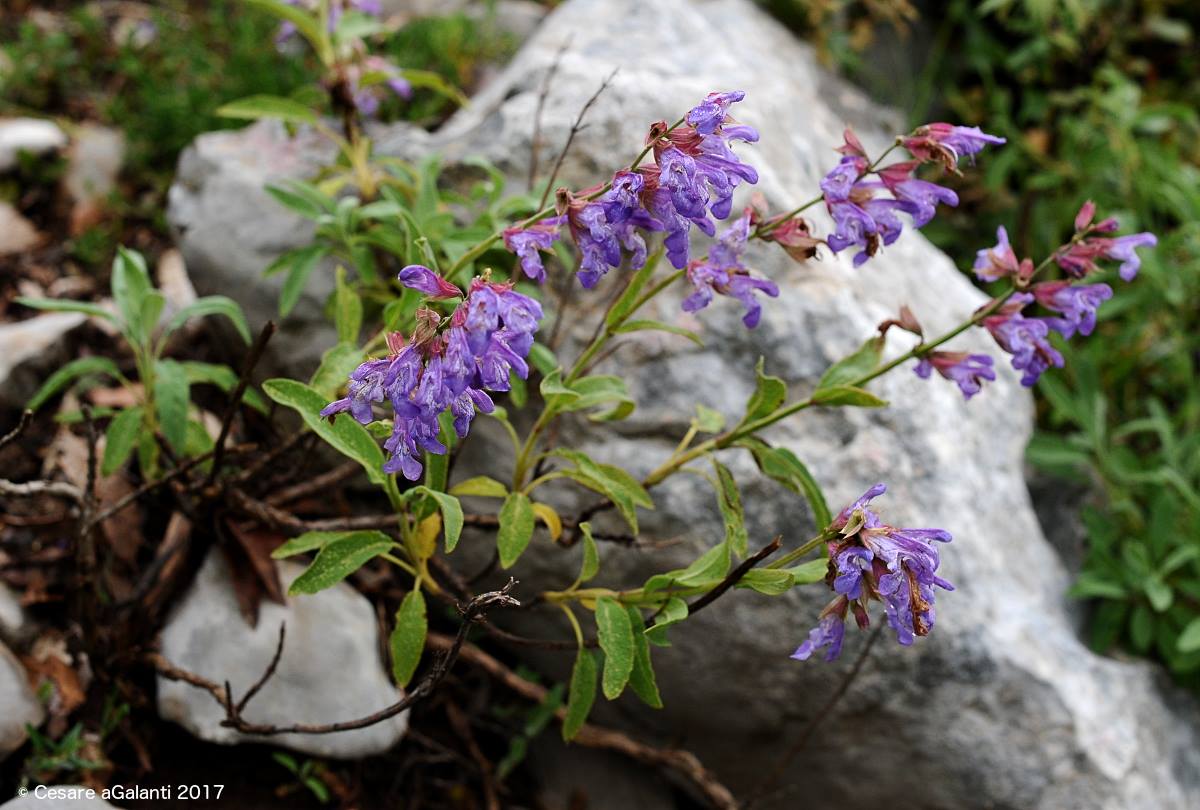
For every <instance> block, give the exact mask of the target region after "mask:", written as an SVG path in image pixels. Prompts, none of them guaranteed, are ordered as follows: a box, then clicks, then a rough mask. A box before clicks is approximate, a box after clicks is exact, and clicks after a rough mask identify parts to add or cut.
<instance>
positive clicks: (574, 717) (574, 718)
mask: <svg viewBox="0 0 1200 810" xmlns="http://www.w3.org/2000/svg"><path fill="white" fill-rule="evenodd" d="M596 675H597V667H596V656H595V654H593V653H592V651H591V650H585V649H583V648H580V650H579V653H578V654H577V655H576V656H575V667H574V669H572V670H571V686H570V689H569V690H568V691H567V714H566V716H565V717H563V724H562V737H563V740H565V741H567V742H570V741H571V740H573V739H574V738H575V735H576V734H578V733H579V729H581V728H582V727H583V724H584V723H585V722H586V721H587V716H588V714H590V713H591V711H592V704H593V703H595V702H596Z"/></svg>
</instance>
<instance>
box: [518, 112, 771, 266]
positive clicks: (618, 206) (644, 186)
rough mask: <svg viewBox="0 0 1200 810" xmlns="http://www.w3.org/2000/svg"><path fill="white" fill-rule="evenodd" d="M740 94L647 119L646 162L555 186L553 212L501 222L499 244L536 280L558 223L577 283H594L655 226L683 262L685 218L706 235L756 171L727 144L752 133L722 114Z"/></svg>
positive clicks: (634, 259) (634, 252)
mask: <svg viewBox="0 0 1200 810" xmlns="http://www.w3.org/2000/svg"><path fill="white" fill-rule="evenodd" d="M744 97H745V93H743V92H741V91H733V92H729V93H710V94H709V95H708V96H707V97H706V98H705V100H704V101H703V102H701V103H700V104H699V105H698V106H696V107H694V108H693V109H692V110H691V111H690V112H689V113H688V114H687V116H686V117H685V119H684V123H683V124H681V125H680V126H678V127H675V128H673V129H672V128H670V127H668V126H667V124H666V123H665V122H658V123H656V124H654V125H653V126H652V127H651V128H650V135H649V138H648V144H649V145H650V147H651V153H652V155H653V158H654V162H653V163H652V164H649V165H646V166H641V167H638V168H636V169H634V170H632V171H620V172H617V173H616V174H615V175H614V176H613V179H612V181H611V183H610V184H609V186H608V188H607V189H603V190H602V189H601V188H594V189H587V190H585V191H581V192H579V193H577V194H573V193H571V192H570V191H567V190H565V189H564V190H560V192H559V194H558V212H559V216H558V217H553V218H550V219H545V220H541V221H540V222H538V223H535V224H532V225H530V226H528V227H525V228H522V227H514V228H509V229H508V230H506V231H505V232H504V244H505V246H506V247H507V248H508V249H509V250H510V251H512V252H513V253H515V254H516V255H517V256H518V258H519V259H520V264H521V269H522V270H523V271H524V273H525V274H526V275H527V276H529V278H532V279H535V280H537V281H539V282H540V281H543V280H544V279H545V268H544V267H543V265H542V259H541V255H540V252H541V251H548V250H550V248H551V246H552V245H553V243H554V241H555V239H557V238H558V229H559V226H561V225H563V224H566V225H567V226H568V228H569V231H570V234H571V238H572V240H574V242H575V244H576V246H577V247H578V248H579V252H580V255H581V260H580V265H579V271H578V275H579V281H580V283H581V284H583V286H584V287H589V288H590V287H594V286H595V285H596V284H597V283H598V282H599V281H600V279H601V278H602V277H603V276H604V275H605V274H606V273H608V271H609V270H611V269H613V268H616V267H619V266H620V265H621V261H622V259H623V257H624V256H626V255H628V256H629V263H630V266H631V267H633V268H634V269H637V268H639V267H641V266H643V265H644V264H645V261H646V242H645V239H644V237H643V236H642V232H643V231H661V232H663V233H664V234H665V240H664V244H665V247H666V252H667V258H668V259H669V260H670V262H671V264H673V265H674V266H675V267H676V268H678V269H683V268H684V267H687V266H688V260H689V255H688V253H689V246H688V237H689V235H690V233H691V229H692V226H693V225H694V226H696V227H697V228H699V229H700V230H701V231H703V232H704V233H706V234H708V235H709V236H713V235H714V234H715V233H716V226H715V225H714V224H713V220H712V219H711V217H715V218H716V219H725V218H727V217H728V216H729V214H730V212H731V209H732V206H733V192H734V189H735V188H737V186H738V185H740V184H741V183H743V182H745V183H756V182H758V172H756V171H755V170H754V168H753V167H752V166H750V165H748V164H746V163H743V162H742V161H741V160H740V159H739V158H738V157H737V155H736V154H734V152H733V149H732V146H731V145H732V143H733V142H734V141H744V142H748V143H753V142H755V141H757V140H758V133H757V132H756V131H755V130H754V129H753V128H752V127H748V126H745V125H743V124H738V123H737V122H736V121H734V120H733V118H732V117H731V116H730V115H729V107H730V105H732V104H734V103H736V102H738V101H741V100H742V99H743V98H744Z"/></svg>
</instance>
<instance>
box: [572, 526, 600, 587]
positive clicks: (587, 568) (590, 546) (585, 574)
mask: <svg viewBox="0 0 1200 810" xmlns="http://www.w3.org/2000/svg"><path fill="white" fill-rule="evenodd" d="M579 533H580V534H582V535H583V562H582V563H580V566H579V579H578V580H576V584H580V585H582V584H583V583H584V582H587V581H588V580H590V579H591V578H592V577H594V576H596V574H598V573H599V572H600V549H598V548H597V547H596V538H594V537H592V524H590V523H580V524H579Z"/></svg>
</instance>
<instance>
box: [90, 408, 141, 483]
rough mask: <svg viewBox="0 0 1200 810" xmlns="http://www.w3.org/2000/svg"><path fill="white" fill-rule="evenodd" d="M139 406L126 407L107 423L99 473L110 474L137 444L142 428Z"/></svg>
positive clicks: (125, 459)
mask: <svg viewBox="0 0 1200 810" xmlns="http://www.w3.org/2000/svg"><path fill="white" fill-rule="evenodd" d="M142 416H143V411H142V409H141V408H127V409H125V410H123V411H121V412H120V413H118V414H117V415H116V416H114V417H113V420H112V421H111V422H109V423H108V430H106V431H105V432H104V460H103V461H102V462H101V463H100V474H101V475H112V474H113V473H115V472H116V471H117V470H119V469H121V467H122V466H123V465H124V464H125V462H126V461H127V460H128V459H129V454H130V453H132V452H133V448H134V446H136V445H137V440H138V434H139V433H140V432H141V430H142Z"/></svg>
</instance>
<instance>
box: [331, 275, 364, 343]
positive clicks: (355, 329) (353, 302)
mask: <svg viewBox="0 0 1200 810" xmlns="http://www.w3.org/2000/svg"><path fill="white" fill-rule="evenodd" d="M336 284H337V286H336V287H335V288H334V291H333V321H334V324H335V325H336V326H337V333H338V340H339V341H341V342H342V343H358V333H359V331H360V330H361V329H362V315H363V308H362V299H361V298H359V297H358V293H356V292H355V291H354V290H353V289H352V288H351V287H350V285H349V284H347V283H346V268H344V267H341V266H339V267H338V269H337V280H336Z"/></svg>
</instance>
